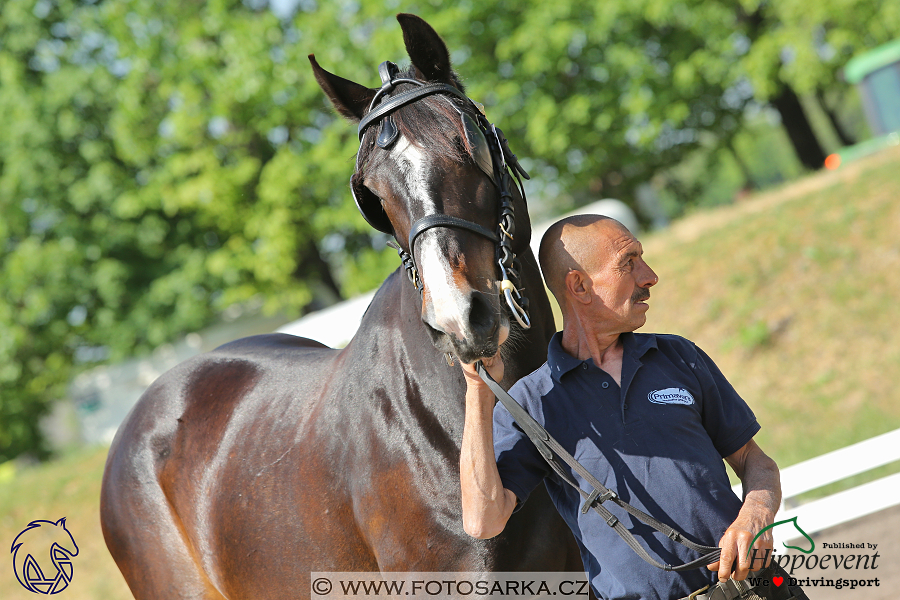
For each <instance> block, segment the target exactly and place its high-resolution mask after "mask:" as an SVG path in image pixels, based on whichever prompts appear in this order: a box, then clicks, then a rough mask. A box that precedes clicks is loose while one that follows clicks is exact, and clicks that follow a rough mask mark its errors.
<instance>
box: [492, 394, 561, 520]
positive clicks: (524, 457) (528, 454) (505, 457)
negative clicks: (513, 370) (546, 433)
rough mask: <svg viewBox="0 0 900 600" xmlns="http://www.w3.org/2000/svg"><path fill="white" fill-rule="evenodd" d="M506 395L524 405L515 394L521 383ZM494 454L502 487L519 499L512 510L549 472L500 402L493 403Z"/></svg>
mask: <svg viewBox="0 0 900 600" xmlns="http://www.w3.org/2000/svg"><path fill="white" fill-rule="evenodd" d="M517 392H519V393H517ZM510 395H512V396H513V398H515V400H516V402H518V403H519V404H521V405H523V406H525V408H526V410H527V409H528V403H527V402H523V401H522V400H520V398H519V396H521V395H522V388H521V387H517V386H514V387H513V389H511V390H510ZM529 412H530V411H529ZM530 414H532V416H533V417H535V418H536V419H537V418H538V417H536V416H535V415H534V414H533V413H531V412H530ZM538 421H539V422H540V419H538ZM494 458H495V459H496V460H497V470H498V471H499V472H500V480H501V481H502V482H503V487H505V488H506V489H508V490H510V491H511V492H513V493H514V494H515V495H516V498H518V500H519V504H518V506H517V508H516V510H518V507H519V506H521V505H522V503H524V502H525V500H527V499H528V496H529V495H530V494H531V492H532V491H533V490H534V488H535V487H537V485H538V484H539V483H541V481H543V479H544V477H546V476H547V475H548V474H549V473H550V466H549V465H548V464H547V463H546V461H545V460H544V457H543V456H541V454H540V452H538V449H537V448H535V446H534V444H533V443H532V442H531V440H530V439H528V436H527V435H526V434H525V432H523V431H522V429H521V428H520V427H519V426H518V425H517V424H516V422H515V420H514V419H513V417H512V415H511V414H510V413H509V411H508V410H506V408H505V407H504V406H503V405H502V404H501V403H500V402H498V403H497V404H496V405H495V406H494Z"/></svg>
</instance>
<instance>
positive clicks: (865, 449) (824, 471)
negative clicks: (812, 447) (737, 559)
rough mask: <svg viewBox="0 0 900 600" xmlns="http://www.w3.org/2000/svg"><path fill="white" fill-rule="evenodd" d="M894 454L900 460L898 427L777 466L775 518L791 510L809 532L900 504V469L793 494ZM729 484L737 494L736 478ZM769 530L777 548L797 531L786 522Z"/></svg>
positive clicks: (888, 459)
mask: <svg viewBox="0 0 900 600" xmlns="http://www.w3.org/2000/svg"><path fill="white" fill-rule="evenodd" d="M897 460H900V429H896V430H894V431H890V432H888V433H884V434H882V435H878V436H875V437H873V438H870V439H868V440H864V441H862V442H859V443H856V444H853V445H851V446H847V447H845V448H841V449H840V450H835V451H833V452H828V453H826V454H823V455H821V456H817V457H815V458H811V459H809V460H806V461H803V462H801V463H797V464H796V465H791V466H790V467H786V468H784V469H782V470H781V493H782V505H781V509H780V510H779V511H778V515H777V516H776V520H777V521H782V520H784V519H790V518H792V517H795V516H796V517H797V524H798V525H800V527H801V528H803V531H805V532H806V533H808V534H809V535H812V534H814V533H816V532H818V531H822V530H823V529H828V528H829V527H834V526H835V525H840V524H841V523H846V522H848V521H852V520H854V519H858V518H860V517H864V516H866V515H869V514H872V513H874V512H878V511H879V510H883V509H885V508H890V507H892V506H896V505H898V504H900V473H895V474H893V475H888V476H886V477H882V478H881V479H877V480H875V481H870V482H868V483H864V484H862V485H858V486H856V487H853V488H850V489H847V490H843V491H841V492H837V493H835V494H832V495H830V496H827V497H825V498H819V499H816V500H812V501H810V502H806V503H804V504H798V503H797V497H798V496H800V495H801V494H805V493H806V492H810V491H812V490H815V489H818V488H820V487H823V486H826V485H828V484H830V483H835V482H837V481H842V480H844V479H847V478H848V477H852V476H854V475H858V474H860V473H865V472H866V471H870V470H872V469H874V468H876V467H880V466H882V465H886V464H889V463H892V462H894V461H897ZM732 489H733V490H734V492H735V494H737V495H738V497H740V496H741V486H740V484H738V485H736V486H734V488H732ZM772 532H773V534H774V536H775V547H776V548H779V547H780V546H781V543H782V542H787V541H790V540H792V539H796V537H797V536H799V534H798V532H797V531H796V530H795V529H793V528H791V527H786V526H782V527H776V528H775V529H773V530H772Z"/></svg>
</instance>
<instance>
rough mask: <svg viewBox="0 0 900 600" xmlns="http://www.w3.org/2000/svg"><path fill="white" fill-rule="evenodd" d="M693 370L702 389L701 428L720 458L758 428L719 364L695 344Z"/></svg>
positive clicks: (738, 448)
mask: <svg viewBox="0 0 900 600" xmlns="http://www.w3.org/2000/svg"><path fill="white" fill-rule="evenodd" d="M694 348H695V349H696V350H697V357H698V360H697V363H696V366H695V372H696V374H697V377H698V379H699V381H700V385H701V386H702V388H703V407H702V419H703V427H704V428H705V429H706V432H707V433H708V434H709V437H710V439H711V440H712V442H713V445H714V446H715V448H716V450H717V451H718V452H719V455H720V456H722V457H723V458H724V457H726V456H730V455H732V454H734V453H735V452H737V451H738V450H740V449H741V447H743V446H744V444H746V443H747V442H749V441H750V440H751V439H753V436H754V435H756V434H757V432H758V431H759V430H760V426H759V423H758V422H757V420H756V415H754V414H753V411H752V410H751V409H750V407H749V406H748V405H747V403H746V402H745V401H744V399H743V398H741V396H740V395H739V394H738V393H737V391H735V389H734V387H732V385H731V384H730V383H729V382H728V380H727V379H725V376H724V375H723V374H722V372H721V371H720V370H719V367H718V366H716V364H715V363H714V362H713V360H712V359H711V358H710V357H709V356H707V354H706V353H705V352H704V351H703V350H701V349H700V348H699V347H697V346H696V345H695V346H694Z"/></svg>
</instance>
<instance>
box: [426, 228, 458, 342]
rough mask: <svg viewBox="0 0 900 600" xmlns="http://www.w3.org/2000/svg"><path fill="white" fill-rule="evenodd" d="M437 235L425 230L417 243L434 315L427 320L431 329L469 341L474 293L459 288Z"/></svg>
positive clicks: (433, 231) (427, 308) (429, 309)
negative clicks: (471, 295)
mask: <svg viewBox="0 0 900 600" xmlns="http://www.w3.org/2000/svg"><path fill="white" fill-rule="evenodd" d="M435 234H436V231H435V230H434V229H431V230H429V231H426V232H425V233H423V234H422V235H421V236H419V240H418V241H417V242H416V248H417V249H418V251H419V266H420V268H419V271H420V273H421V276H422V281H423V282H424V283H425V292H426V294H427V296H428V298H429V299H430V300H431V306H430V308H429V307H427V306H426V307H425V310H427V311H430V312H431V315H428V316H430V317H431V318H429V319H428V321H429V322H431V326H432V327H435V328H437V329H440V330H441V331H443V332H444V333H446V334H449V335H452V336H455V337H456V338H457V339H468V338H469V337H471V336H470V332H469V327H468V318H467V315H468V314H469V298H470V295H469V293H468V292H470V291H471V290H470V289H469V286H468V285H465V288H466V289H465V291H463V290H462V289H460V284H459V282H458V281H457V278H456V277H455V276H454V273H453V271H452V270H451V269H450V265H449V264H448V262H447V258H446V257H445V256H444V254H443V253H442V252H441V248H440V244H438V239H437V235H435ZM460 279H462V278H460ZM463 281H465V280H463Z"/></svg>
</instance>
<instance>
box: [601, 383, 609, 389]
mask: <svg viewBox="0 0 900 600" xmlns="http://www.w3.org/2000/svg"><path fill="white" fill-rule="evenodd" d="M600 387H602V388H603V389H604V390H605V389H606V388H608V387H609V382H608V381H604V382H603V383H601V384H600Z"/></svg>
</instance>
